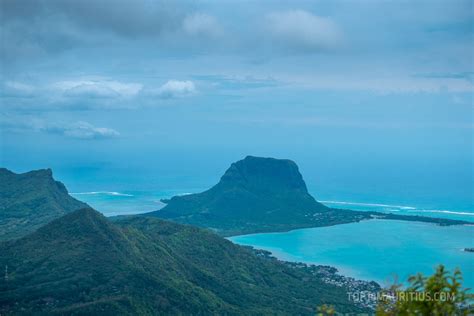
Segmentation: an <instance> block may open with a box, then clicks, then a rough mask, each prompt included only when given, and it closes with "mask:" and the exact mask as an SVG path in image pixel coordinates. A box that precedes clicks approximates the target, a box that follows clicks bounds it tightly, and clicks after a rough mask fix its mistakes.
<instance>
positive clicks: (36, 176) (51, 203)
mask: <svg viewBox="0 0 474 316" xmlns="http://www.w3.org/2000/svg"><path fill="white" fill-rule="evenodd" d="M86 206H87V205H86V204H85V203H82V202H79V201H77V200H76V199H74V198H72V197H71V196H70V195H69V194H68V192H67V189H66V187H65V186H64V185H63V184H62V183H61V182H58V181H55V180H54V179H53V176H52V172H51V170H50V169H44V170H36V171H30V172H27V173H23V174H16V173H13V172H11V171H9V170H7V169H4V168H0V240H6V239H10V238H16V237H21V236H24V235H26V234H28V233H30V232H33V231H34V230H36V229H37V228H38V227H40V226H42V225H44V224H46V223H49V222H50V221H52V220H53V219H56V218H58V217H61V216H62V215H64V214H66V213H68V212H71V211H74V210H77V209H80V208H84V207H86Z"/></svg>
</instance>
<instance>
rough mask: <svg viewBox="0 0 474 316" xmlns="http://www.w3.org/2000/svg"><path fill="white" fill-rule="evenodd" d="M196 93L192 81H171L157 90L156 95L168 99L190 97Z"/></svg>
mask: <svg viewBox="0 0 474 316" xmlns="http://www.w3.org/2000/svg"><path fill="white" fill-rule="evenodd" d="M196 91H197V90H196V87H195V85H194V83H193V82H192V81H189V80H185V81H179V80H169V81H167V82H166V83H165V84H164V85H162V86H161V87H160V88H159V89H157V90H156V94H157V95H158V96H160V97H161V98H164V99H168V98H175V97H183V96H189V95H192V94H194V93H196Z"/></svg>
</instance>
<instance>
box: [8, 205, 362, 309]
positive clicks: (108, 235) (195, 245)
mask: <svg viewBox="0 0 474 316" xmlns="http://www.w3.org/2000/svg"><path fill="white" fill-rule="evenodd" d="M5 265H8V269H9V273H8V280H7V281H5V280H4V279H2V280H1V281H0V313H1V314H4V313H6V314H8V313H16V312H18V311H20V308H21V309H22V310H23V312H24V313H41V312H44V313H50V312H51V313H52V312H59V313H68V314H70V313H78V314H89V313H99V312H100V313H102V314H109V313H110V314H114V313H121V314H127V313H140V314H150V315H152V314H160V313H161V314H194V315H199V314H229V315H233V314H288V315H289V314H292V315H294V314H308V315H309V314H314V309H315V308H316V306H318V305H320V304H322V303H330V304H334V305H336V306H338V311H360V310H359V309H358V308H357V307H355V306H353V305H352V304H350V303H349V302H348V301H347V295H346V293H345V291H344V289H342V288H338V287H334V286H331V285H326V284H323V283H322V282H321V281H320V280H319V279H318V278H317V277H315V276H313V275H312V274H310V273H308V272H306V271H304V270H299V269H295V268H290V267H288V266H286V265H284V264H281V263H279V262H277V261H276V260H268V259H263V258H259V257H257V256H255V254H254V253H252V252H251V251H249V250H247V249H245V248H243V247H240V246H237V245H234V244H233V243H231V242H229V241H227V240H225V239H223V238H221V237H219V236H217V235H215V234H213V233H211V232H208V231H205V230H202V229H199V228H195V227H191V226H183V225H179V224H174V223H170V222H166V221H162V220H158V219H153V218H146V217H138V216H134V217H126V218H120V219H116V221H115V222H114V223H111V222H110V221H109V220H107V219H106V218H104V217H103V216H102V215H100V214H99V213H97V212H95V211H93V210H91V209H84V210H80V211H75V212H73V213H70V214H68V215H66V216H64V217H62V218H60V219H58V220H55V221H53V222H52V223H50V224H48V225H46V226H44V227H42V228H40V229H39V230H38V231H37V232H35V233H33V234H31V235H28V236H26V237H24V238H21V239H18V240H14V241H9V242H6V243H3V244H0V266H2V267H3V266H5Z"/></svg>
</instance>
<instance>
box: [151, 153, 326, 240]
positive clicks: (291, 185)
mask: <svg viewBox="0 0 474 316" xmlns="http://www.w3.org/2000/svg"><path fill="white" fill-rule="evenodd" d="M326 212H330V209H329V208H327V207H326V206H324V205H322V204H320V203H318V202H317V201H316V200H315V199H314V198H313V197H312V196H311V195H310V194H309V193H308V190H307V188H306V184H305V182H304V180H303V177H302V176H301V173H300V172H299V170H298V166H297V165H296V164H295V163H294V162H293V161H291V160H286V159H274V158H260V157H252V156H248V157H246V158H245V159H243V160H240V161H237V162H235V163H233V164H232V165H231V166H230V167H229V169H228V170H227V171H226V172H225V173H224V175H223V176H222V178H221V180H220V181H219V183H218V184H216V185H215V186H214V187H212V188H211V189H209V190H207V191H205V192H202V193H198V194H190V195H185V196H175V197H173V198H172V199H170V200H169V201H167V205H166V206H165V207H164V208H163V209H161V210H159V211H156V212H152V213H149V214H148V215H151V216H157V217H162V218H168V219H172V220H175V221H178V222H182V223H188V224H194V225H199V226H204V227H210V228H213V229H216V230H218V231H221V230H226V231H228V230H229V229H230V230H234V229H236V230H237V231H243V232H247V231H261V230H262V229H263V230H265V231H268V230H270V231H271V230H282V229H283V227H292V228H294V227H300V226H302V225H303V226H317V225H316V224H315V223H314V219H315V218H317V217H318V216H319V215H318V214H322V213H326ZM315 215H318V216H316V217H315ZM272 227H273V228H272Z"/></svg>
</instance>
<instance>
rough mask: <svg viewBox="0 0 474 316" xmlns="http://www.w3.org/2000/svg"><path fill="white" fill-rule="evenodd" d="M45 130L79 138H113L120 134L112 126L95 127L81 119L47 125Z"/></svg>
mask: <svg viewBox="0 0 474 316" xmlns="http://www.w3.org/2000/svg"><path fill="white" fill-rule="evenodd" d="M45 130H46V131H48V132H59V133H60V134H63V135H64V136H67V137H71V138H79V139H99V138H115V137H118V136H120V133H119V132H117V131H116V130H114V129H112V128H107V127H95V126H94V125H92V124H90V123H88V122H83V121H79V122H75V123H73V124H70V125H64V126H54V127H53V126H48V127H46V128H45Z"/></svg>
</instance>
